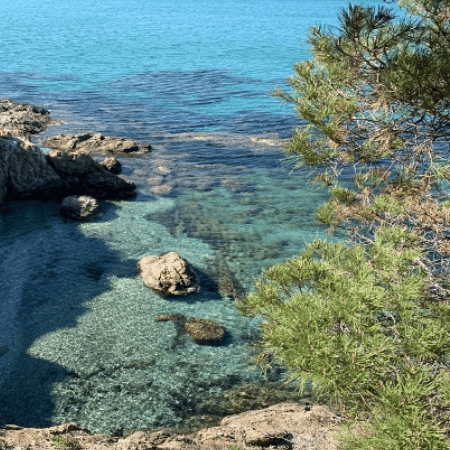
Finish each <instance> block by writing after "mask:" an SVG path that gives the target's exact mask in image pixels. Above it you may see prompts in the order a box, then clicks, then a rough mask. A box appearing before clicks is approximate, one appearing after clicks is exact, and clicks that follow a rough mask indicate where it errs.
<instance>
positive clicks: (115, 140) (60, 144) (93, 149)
mask: <svg viewBox="0 0 450 450" xmlns="http://www.w3.org/2000/svg"><path fill="white" fill-rule="evenodd" d="M42 145H45V146H46V147H49V148H54V149H57V150H62V151H65V152H69V153H73V154H77V155H83V154H87V153H102V154H114V155H129V154H133V155H143V154H147V153H149V152H150V151H151V148H152V147H151V145H150V144H145V143H143V142H139V141H135V140H133V139H123V138H119V137H113V136H104V135H103V134H101V133H79V134H59V135H58V136H53V137H50V138H46V139H44V140H42Z"/></svg>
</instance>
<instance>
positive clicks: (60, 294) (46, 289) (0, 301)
mask: <svg viewBox="0 0 450 450" xmlns="http://www.w3.org/2000/svg"><path fill="white" fill-rule="evenodd" d="M105 207H106V208H105V209H106V211H105V213H106V214H105V215H104V216H103V217H102V218H99V219H98V220H112V218H114V217H115V212H114V207H113V205H112V204H105ZM57 211H58V205H56V204H52V203H40V202H34V201H24V202H15V203H11V204H9V205H7V206H4V207H2V211H1V213H2V214H0V235H1V236H2V242H1V244H0V261H1V262H0V273H1V274H2V275H1V279H0V290H1V292H2V295H1V297H0V307H1V308H2V311H1V315H0V325H1V327H0V346H2V348H3V349H4V350H5V351H3V352H1V353H0V383H1V382H2V381H3V384H0V425H3V424H6V423H14V424H18V425H20V426H24V427H45V426H49V425H50V424H51V416H52V413H53V409H54V402H53V399H52V386H53V385H54V384H55V383H57V382H61V381H63V380H64V379H65V378H66V377H67V376H68V371H67V370H66V369H65V368H64V367H62V366H60V365H58V364H55V363H52V362H49V361H46V360H43V359H39V358H36V357H34V356H31V355H30V354H29V352H28V349H29V348H30V347H31V346H32V344H33V343H34V342H35V341H36V340H39V339H40V338H41V337H42V336H45V335H47V334H49V333H52V332H54V331H55V330H58V329H64V328H71V327H76V326H77V320H78V319H79V318H80V317H81V316H83V315H84V314H86V313H87V309H88V308H87V307H86V306H85V304H86V302H88V301H89V300H91V299H93V298H94V297H96V296H98V295H100V294H101V293H103V292H106V291H108V290H109V289H110V286H109V283H108V280H107V276H109V275H115V276H116V277H132V276H134V275H135V270H134V261H130V260H123V259H122V258H121V257H120V255H119V254H118V252H116V251H112V250H111V249H109V248H108V247H107V245H106V244H105V242H103V241H102V240H100V239H97V238H93V237H86V236H84V235H83V234H82V233H81V231H80V230H79V229H78V224H77V223H75V222H72V223H70V222H69V223H64V221H63V220H62V218H60V217H58V214H57ZM2 372H3V373H2ZM5 375H6V376H5Z"/></svg>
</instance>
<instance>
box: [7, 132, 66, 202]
mask: <svg viewBox="0 0 450 450" xmlns="http://www.w3.org/2000/svg"><path fill="white" fill-rule="evenodd" d="M63 186H64V183H63V181H62V179H61V177H60V176H59V175H58V173H57V172H56V171H55V170H54V169H53V167H52V166H51V165H50V164H49V163H48V161H47V159H46V158H45V155H44V154H43V153H42V151H41V150H40V149H39V148H38V147H37V146H35V145H33V144H32V143H31V142H28V141H23V140H20V139H17V138H12V137H5V136H3V137H0V204H1V203H3V202H4V201H5V200H6V199H7V198H11V199H14V198H24V197H34V198H46V197H48V196H51V195H53V194H55V193H56V192H57V191H59V190H60V189H61V188H62V187H63Z"/></svg>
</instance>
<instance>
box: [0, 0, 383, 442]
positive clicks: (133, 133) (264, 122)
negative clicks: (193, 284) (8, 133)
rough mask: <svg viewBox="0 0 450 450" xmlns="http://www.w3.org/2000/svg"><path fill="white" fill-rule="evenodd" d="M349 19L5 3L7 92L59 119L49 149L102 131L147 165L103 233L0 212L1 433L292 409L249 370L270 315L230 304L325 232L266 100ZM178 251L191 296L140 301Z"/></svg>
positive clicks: (127, 166)
mask: <svg viewBox="0 0 450 450" xmlns="http://www.w3.org/2000/svg"><path fill="white" fill-rule="evenodd" d="M125 3H126V5H125ZM379 3H381V2H379ZM345 4H346V3H345V2H343V1H340V0H323V1H319V2H317V1H315V2H310V1H291V0H264V1H258V2H256V1H245V0H244V1H240V2H236V1H230V2H217V1H215V0H211V1H203V2H191V1H187V2H183V8H180V7H179V6H177V5H178V3H176V2H173V1H171V0H165V1H162V2H153V1H148V2H142V1H140V2H137V1H134V0H127V1H126V2H123V1H120V2H119V1H116V0H107V1H106V2H102V3H101V4H94V3H92V2H89V1H87V0H82V1H79V2H77V5H76V7H74V6H73V2H66V1H62V2H59V3H58V7H57V8H55V7H54V2H50V0H44V1H42V0H41V1H40V2H37V1H35V0H22V1H21V2H20V3H19V2H9V3H8V5H6V7H4V11H3V12H2V14H3V20H4V21H6V25H5V26H4V27H2V29H1V30H0V40H1V42H2V43H3V49H2V52H1V54H0V63H1V67H2V70H3V72H0V81H1V86H2V89H1V92H0V95H1V96H4V97H7V98H11V99H14V100H18V101H27V102H30V103H36V104H39V105H44V106H46V107H47V108H49V109H50V110H51V112H52V115H53V117H55V118H60V119H63V120H65V121H66V123H65V124H64V125H62V126H59V127H53V128H51V129H49V130H48V131H47V132H46V133H45V134H44V135H52V134H56V133H60V132H65V131H70V132H75V131H80V130H94V131H100V132H104V133H107V134H113V135H117V136H123V137H130V138H134V139H141V140H145V141H148V142H150V143H152V144H153V151H152V153H151V155H150V156H148V157H133V158H120V160H121V162H122V165H123V175H124V176H125V177H127V178H129V179H131V180H133V181H134V182H135V183H136V184H137V186H138V195H137V197H136V199H134V200H132V201H123V202H122V201H117V202H106V203H104V205H103V206H104V208H105V213H104V215H103V216H102V217H101V218H99V219H97V220H96V221H94V222H92V223H85V224H76V223H65V222H64V221H63V220H62V219H61V218H60V217H59V216H58V214H57V212H58V205H56V204H52V203H38V202H31V201H29V202H27V201H23V202H16V203H14V204H10V205H6V206H5V207H3V208H2V210H1V214H0V236H1V240H0V274H1V276H0V292H1V295H0V306H1V312H0V424H1V423H18V424H21V425H24V426H46V425H48V424H57V423H63V422H67V421H72V420H74V421H77V422H79V423H81V424H82V425H83V426H85V427H86V428H88V429H89V430H91V431H94V432H104V433H119V434H120V433H122V432H123V430H128V429H136V428H147V429H153V428H158V427H174V428H177V427H178V428H182V427H195V426H200V425H202V424H209V423H212V422H213V421H214V420H217V418H219V417H220V416H221V415H225V414H230V413H232V412H233V408H234V410H237V409H238V406H237V403H236V402H234V403H233V402H231V400H230V401H228V403H226V399H227V398H228V399H229V398H230V395H231V393H233V392H235V391H236V390H237V389H241V388H242V389H241V390H244V394H243V400H242V399H241V400H242V401H241V402H240V405H241V407H242V406H246V407H247V408H251V407H254V405H255V404H257V400H258V398H257V397H258V395H257V392H256V390H257V388H256V387H257V386H259V387H260V388H261V389H262V388H264V387H269V386H270V387H271V388H272V389H273V390H272V391H271V392H270V393H269V394H267V398H268V401H269V402H270V401H272V402H273V401H276V399H277V398H278V397H277V396H278V395H281V396H282V395H285V396H286V398H289V397H290V398H295V396H294V393H293V392H290V391H293V390H294V388H295V384H292V385H291V386H288V387H285V388H284V391H283V389H281V387H280V382H282V381H283V379H284V377H285V375H286V373H285V370H284V369H283V368H282V367H279V366H276V367H275V369H274V370H273V371H271V372H269V373H268V374H267V376H266V377H264V376H263V374H262V373H261V371H260V370H259V369H255V367H254V365H253V361H252V355H253V354H254V350H253V348H252V346H251V344H252V343H254V342H255V341H256V340H257V339H258V337H259V329H258V325H259V324H260V323H261V322H262V321H263V320H264V319H263V318H262V317H257V318H254V319H250V318H247V317H243V316H241V315H240V314H239V313H237V311H236V309H235V307H234V301H233V298H232V296H230V292H229V291H230V286H231V290H234V291H235V292H238V294H239V295H244V294H245V293H246V292H249V291H250V290H251V289H252V287H253V285H254V280H255V278H257V277H258V276H259V275H260V274H261V271H262V270H263V269H264V268H267V267H269V266H270V265H273V264H275V263H278V262H281V261H283V260H285V259H286V258H288V257H291V256H293V255H296V254H298V253H299V252H300V251H301V250H302V248H303V246H304V244H305V243H306V242H310V241H311V240H312V239H314V238H316V237H322V238H324V237H326V236H327V234H326V229H324V228H323V227H320V226H319V225H318V224H317V223H316V220H315V210H316V208H317V206H318V205H319V204H320V203H321V202H322V201H323V200H324V199H325V198H326V192H324V191H323V190H319V189H317V187H315V186H313V185H312V184H311V183H310V181H308V179H307V173H306V171H292V163H290V162H288V161H286V160H285V157H284V156H283V153H282V152H281V148H282V141H283V140H284V139H286V138H288V137H289V133H290V130H291V129H292V128H293V127H294V126H297V125H299V124H298V122H297V120H296V118H295V116H294V115H293V114H292V113H291V111H290V110H289V108H287V107H286V106H282V105H280V104H279V102H278V101H277V100H274V99H271V98H270V97H269V96H268V92H269V91H270V89H272V88H273V87H275V86H276V85H280V84H283V80H284V79H285V77H286V76H287V75H289V74H290V72H291V66H292V64H293V63H295V62H296V61H298V60H300V59H303V58H305V57H307V52H306V50H307V46H306V44H304V43H302V41H304V40H305V39H306V34H307V28H308V25H310V24H311V23H318V22H321V23H324V22H327V23H332V24H335V23H336V14H337V12H338V11H339V9H340V8H342V7H343V6H345ZM236 11H239V14H237V13H236ZM13 30H14V32H13ZM36 142H38V139H37V140H36ZM335 238H337V237H335ZM168 251H176V252H178V253H179V254H180V255H181V256H182V257H184V258H186V259H188V260H189V261H190V262H191V263H192V264H193V265H194V266H195V268H196V270H197V271H198V273H199V275H200V281H201V285H202V289H201V291H200V292H199V293H198V294H195V295H192V296H189V297H185V298H171V299H165V298H162V297H160V296H158V295H156V294H155V293H153V291H151V290H150V289H147V288H145V287H144V286H143V284H142V281H141V279H140V277H139V275H138V274H137V272H136V269H135V263H136V261H137V260H139V259H140V258H142V257H143V256H146V255H151V254H162V253H166V252H168ZM161 314H182V315H184V316H185V317H199V318H203V319H209V320H214V321H216V322H217V323H219V324H220V325H222V326H224V327H226V329H227V335H226V337H225V340H224V341H223V343H222V344H221V345H218V346H200V345H197V344H195V343H194V342H193V341H192V340H191V339H190V338H189V337H188V336H187V335H183V334H181V335H180V333H178V332H177V329H176V326H175V324H174V323H173V322H155V321H154V318H155V317H157V316H158V315H161ZM244 386H245V389H244ZM250 386H251V387H250ZM288 388H289V389H290V391H289V389H288ZM283 392H284V393H283ZM227 395H228V397H227ZM280 398H281V397H280ZM283 398H284V397H283ZM266 400H267V399H266ZM259 404H262V400H261V401H260V403H259ZM227 408H228V409H227ZM193 418H195V420H193Z"/></svg>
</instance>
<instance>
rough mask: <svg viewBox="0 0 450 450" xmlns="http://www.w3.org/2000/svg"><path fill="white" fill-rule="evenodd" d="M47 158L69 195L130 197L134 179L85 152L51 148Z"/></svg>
mask: <svg viewBox="0 0 450 450" xmlns="http://www.w3.org/2000/svg"><path fill="white" fill-rule="evenodd" d="M47 160H48V162H49V163H50V165H51V166H52V167H53V168H54V169H55V172H56V173H57V174H58V175H59V176H60V177H61V178H62V179H63V180H64V182H65V183H66V191H67V192H69V193H70V195H89V196H91V197H95V198H107V199H113V198H127V197H130V196H132V195H134V193H135V191H136V185H135V184H134V183H131V182H129V181H126V180H124V179H123V178H120V177H118V176H117V175H114V174H112V173H111V172H110V171H109V170H108V169H106V168H105V167H104V166H102V165H101V164H100V163H98V162H97V161H95V160H94V159H93V158H92V157H90V156H89V155H70V154H68V153H65V152H62V151H60V150H54V151H50V152H49V153H48V155H47Z"/></svg>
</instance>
